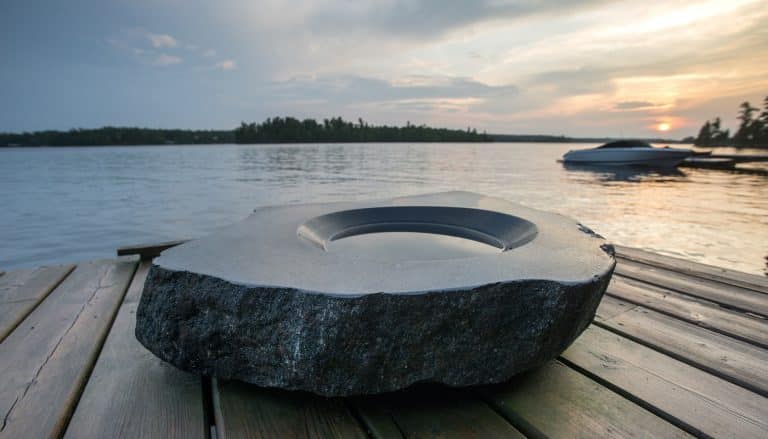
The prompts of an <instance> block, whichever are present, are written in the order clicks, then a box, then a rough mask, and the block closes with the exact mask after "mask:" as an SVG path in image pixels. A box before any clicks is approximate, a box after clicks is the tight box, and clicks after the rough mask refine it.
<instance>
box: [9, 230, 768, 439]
mask: <svg viewBox="0 0 768 439" xmlns="http://www.w3.org/2000/svg"><path fill="white" fill-rule="evenodd" d="M169 244H171V245H172V244H173V243H164V244H163V245H162V246H164V247H167V246H168V245H169ZM160 251H162V248H158V246H147V247H134V248H132V249H126V250H122V251H121V253H134V254H139V255H143V256H144V257H143V258H142V260H138V259H139V258H137V257H136V256H124V257H120V258H117V259H113V260H102V261H93V262H86V263H80V264H77V265H59V266H51V267H40V268H37V269H28V270H16V271H9V272H7V273H4V274H2V275H0V438H14V439H16V438H42V437H61V436H63V437H65V438H113V437H130V438H134V437H135V438H155V437H156V438H169V437H178V438H211V437H214V438H240V437H276V438H282V437H360V438H362V437H367V436H370V437H376V438H390V437H396V438H399V437H457V438H465V437H482V438H486V437H555V438H560V437H588V438H594V437H628V436H632V437H665V438H666V437H689V436H700V437H718V438H719V437H727V438H730V437H733V438H766V437H768V320H766V317H768V280H766V278H764V277H760V276H754V275H748V274H743V273H739V272H735V271H731V270H725V269H721V268H717V267H711V266H706V265H701V264H696V263H692V262H687V261H683V260H679V259H674V258H669V257H663V256H659V255H656V254H652V253H647V252H643V251H640V250H635V249H629V248H619V249H618V259H619V263H618V266H617V269H616V274H615V275H614V278H613V281H612V282H611V285H610V287H609V289H608V293H607V295H606V296H605V298H604V299H603V301H602V303H601V305H600V308H599V309H598V312H597V317H596V318H595V321H594V324H593V325H592V326H591V327H589V328H588V329H587V330H586V331H585V332H584V333H583V335H582V336H581V337H580V338H579V339H578V340H577V341H576V342H575V343H574V344H573V345H572V346H571V347H570V348H569V349H568V350H566V351H565V352H564V353H563V355H562V356H561V357H560V358H559V359H557V360H555V361H552V362H550V363H549V364H547V365H545V366H544V367H541V368H539V369H537V370H534V371H530V372H528V373H525V374H523V375H521V376H518V377H516V378H514V379H513V380H512V381H510V382H508V383H504V384H501V385H494V386H485V387H477V388H468V389H450V388H445V387H440V386H435V385H422V386H416V387H415V388H413V389H410V390H407V391H403V392H397V393H393V394H387V395H382V396H377V397H359V398H349V399H338V398H337V399H326V398H321V397H317V396H314V395H311V394H307V393H300V392H285V391H279V390H270V389H263V388H259V387H256V386H253V385H249V384H244V383H241V382H218V381H216V380H210V379H207V378H201V377H198V376H195V375H190V374H187V373H184V372H181V371H179V370H177V369H175V368H173V367H171V366H169V365H166V364H165V363H163V362H162V361H160V360H159V359H157V358H155V357H154V356H153V355H152V354H151V353H149V352H148V351H147V350H146V349H144V348H143V347H142V346H141V345H140V344H139V343H138V342H137V341H136V339H135V338H134V335H133V330H134V324H135V312H136V307H137V304H138V301H139V298H140V296H141V291H142V287H143V282H144V279H145V277H146V275H147V271H148V269H149V267H150V264H151V261H150V260H151V257H152V256H155V255H157V254H158V253H159V252H160Z"/></svg>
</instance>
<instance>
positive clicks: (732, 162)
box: [680, 153, 768, 169]
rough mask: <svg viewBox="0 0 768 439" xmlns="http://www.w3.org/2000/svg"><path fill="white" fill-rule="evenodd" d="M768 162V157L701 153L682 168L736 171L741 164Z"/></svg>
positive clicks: (690, 158) (687, 160)
mask: <svg viewBox="0 0 768 439" xmlns="http://www.w3.org/2000/svg"><path fill="white" fill-rule="evenodd" d="M757 162H768V155H757V154H752V155H749V154H710V153H700V154H696V155H694V156H693V157H689V158H687V159H686V160H685V161H684V162H683V163H682V164H681V165H680V166H684V167H688V168H712V169H735V168H736V165H738V164H740V163H757Z"/></svg>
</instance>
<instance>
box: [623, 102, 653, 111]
mask: <svg viewBox="0 0 768 439" xmlns="http://www.w3.org/2000/svg"><path fill="white" fill-rule="evenodd" d="M655 106H656V105H655V104H654V103H653V102H646V101H623V102H617V103H616V105H614V106H613V109H614V110H637V109H642V108H653V107H655Z"/></svg>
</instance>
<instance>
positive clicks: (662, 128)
mask: <svg viewBox="0 0 768 439" xmlns="http://www.w3.org/2000/svg"><path fill="white" fill-rule="evenodd" d="M671 128H672V125H670V124H669V123H667V122H661V123H660V124H658V125H656V129H657V130H659V131H662V132H664V131H669V130H670V129H671Z"/></svg>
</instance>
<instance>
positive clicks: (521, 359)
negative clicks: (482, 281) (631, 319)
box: [136, 266, 612, 396]
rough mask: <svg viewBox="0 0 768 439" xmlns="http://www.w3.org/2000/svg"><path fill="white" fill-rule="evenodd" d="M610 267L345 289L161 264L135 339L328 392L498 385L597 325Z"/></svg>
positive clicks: (258, 377)
mask: <svg viewBox="0 0 768 439" xmlns="http://www.w3.org/2000/svg"><path fill="white" fill-rule="evenodd" d="M611 274H612V270H611V271H609V272H608V273H606V275H605V276H603V277H595V278H594V279H593V280H592V281H591V282H589V283H586V284H561V283H558V282H553V281H537V280H525V281H512V282H508V283H496V284H490V285H485V286H482V287H478V288H474V289H465V290H456V291H436V292H433V293H424V294H414V295H405V294H368V295H363V296H360V297H338V296H331V295H327V294H315V293H307V292H303V291H299V290H293V289H274V288H260V287H246V286H242V285H236V284H232V283H229V282H227V281H224V280H221V279H217V278H213V277H209V276H204V275H200V274H194V273H189V272H176V271H171V270H166V269H163V268H160V267H158V266H153V267H152V268H151V270H150V273H149V276H148V278H147V281H146V283H145V287H144V294H143V296H142V298H141V302H140V304H139V308H138V312H137V324H136V337H137V338H138V340H139V341H140V342H141V343H142V344H143V345H144V346H146V347H147V349H149V350H150V351H152V352H153V353H154V354H155V355H157V356H158V357H160V358H161V359H163V360H165V361H167V362H169V363H171V364H174V365H176V366H177V367H179V368H180V369H183V370H186V371H191V372H196V373H199V374H202V375H209V376H215V377H219V378H225V379H226V378H233V379H239V380H242V381H247V382H250V383H254V384H257V385H260V386H266V387H280V388H286V389H295V390H306V391H310V392H314V393H317V394H320V395H325V396H347V395H358V394H375V393H382V392H388V391H394V390H398V389H401V388H404V387H407V386H410V385H412V384H415V383H419V382H437V383H443V384H447V385H450V386H467V385H475V384H487V383H496V382H501V381H505V380H507V379H509V378H510V377H512V376H513V375H515V374H517V373H520V372H522V371H525V370H527V369H530V368H532V367H535V366H538V365H540V364H542V363H544V362H546V361H548V360H550V359H553V358H555V357H557V355H559V354H560V353H561V352H562V351H563V350H565V348H567V347H568V345H570V344H571V342H573V340H574V339H575V338H576V337H577V336H578V335H579V334H580V333H581V332H582V331H583V330H584V329H585V328H586V327H587V325H589V323H590V322H591V321H592V319H593V317H594V314H595V310H596V309H597V305H598V304H599V302H600V299H601V298H602V296H603V293H604V292H605V289H606V287H607V285H608V281H609V280H610V277H611Z"/></svg>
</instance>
